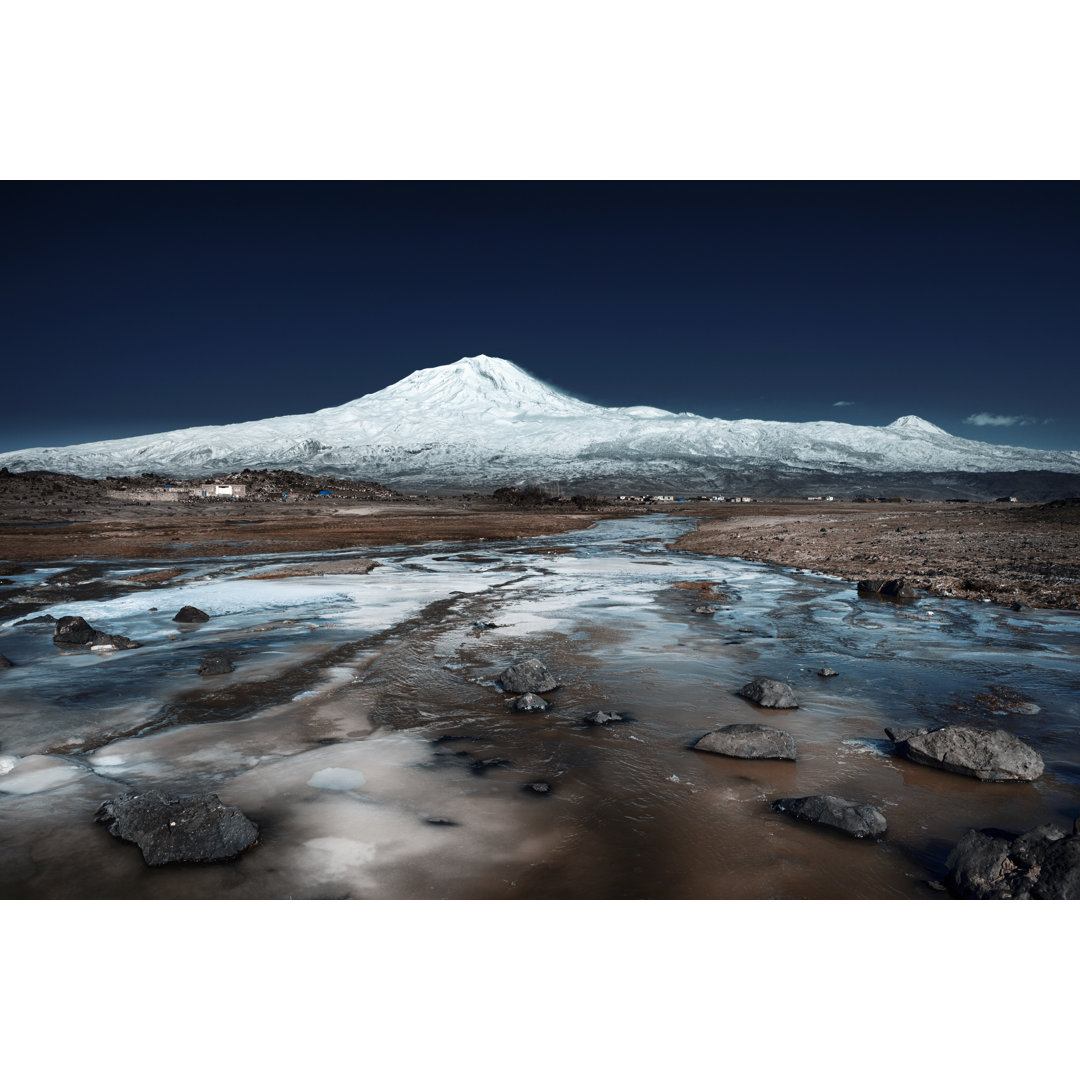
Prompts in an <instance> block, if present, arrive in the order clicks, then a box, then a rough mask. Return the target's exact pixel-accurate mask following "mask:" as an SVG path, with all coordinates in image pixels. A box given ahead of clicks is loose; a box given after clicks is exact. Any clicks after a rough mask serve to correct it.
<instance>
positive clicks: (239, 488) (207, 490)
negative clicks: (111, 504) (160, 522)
mask: <svg viewBox="0 0 1080 1080" xmlns="http://www.w3.org/2000/svg"><path fill="white" fill-rule="evenodd" d="M247 489H248V486H247V484H219V483H216V482H215V481H212V480H211V481H208V482H206V483H200V484H162V485H160V486H159V487H127V486H123V487H117V488H112V489H110V490H109V492H108V495H109V497H110V498H113V499H126V500H127V501H128V502H181V501H183V500H185V499H242V498H244V496H245V495H247Z"/></svg>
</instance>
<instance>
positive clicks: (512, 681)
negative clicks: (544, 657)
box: [499, 659, 559, 694]
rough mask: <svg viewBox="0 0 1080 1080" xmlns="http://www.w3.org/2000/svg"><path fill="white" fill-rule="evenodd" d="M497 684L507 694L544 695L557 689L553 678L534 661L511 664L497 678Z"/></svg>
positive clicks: (541, 665) (557, 685)
mask: <svg viewBox="0 0 1080 1080" xmlns="http://www.w3.org/2000/svg"><path fill="white" fill-rule="evenodd" d="M499 682H500V683H501V684H502V688H503V690H504V691H505V692H506V693H508V694H546V693H548V692H549V691H551V690H557V689H558V688H559V684H558V683H557V682H556V681H555V677H554V676H553V675H552V674H551V672H550V671H548V669H547V668H546V667H545V666H544V665H543V664H542V663H541V662H540V661H539V660H536V659H532V660H524V661H522V662H521V663H520V664H512V665H511V666H510V667H508V668H507V669H506V670H505V671H504V672H503V673H502V674H501V675H500V676H499Z"/></svg>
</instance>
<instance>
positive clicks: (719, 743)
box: [694, 724, 795, 761]
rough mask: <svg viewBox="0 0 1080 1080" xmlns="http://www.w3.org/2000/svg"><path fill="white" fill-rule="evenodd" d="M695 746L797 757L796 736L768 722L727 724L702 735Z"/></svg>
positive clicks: (716, 751) (723, 751) (742, 755)
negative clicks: (771, 725) (767, 725)
mask: <svg viewBox="0 0 1080 1080" xmlns="http://www.w3.org/2000/svg"><path fill="white" fill-rule="evenodd" d="M694 749H695V750H707V751H708V752H709V753H710V754H724V755H725V756H726V757H736V758H778V759H779V760H780V761H794V760H795V740H794V739H793V738H792V737H791V736H790V735H789V734H788V733H787V732H786V731H780V730H779V729H777V728H773V727H766V726H765V725H764V724H726V725H725V726H724V727H719V728H717V729H716V730H715V731H710V732H709V733H708V735H702V737H701V738H700V739H698V741H697V742H696V743H694Z"/></svg>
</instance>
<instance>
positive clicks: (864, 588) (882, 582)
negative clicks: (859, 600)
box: [857, 578, 919, 600]
mask: <svg viewBox="0 0 1080 1080" xmlns="http://www.w3.org/2000/svg"><path fill="white" fill-rule="evenodd" d="M857 588H858V590H859V592H860V593H862V594H863V595H866V596H887V597H889V598H890V599H891V600H914V599H915V597H916V596H918V595H919V594H918V593H917V592H916V591H915V590H914V589H913V588H912V587H911V586H910V585H908V584H907V582H906V581H904V579H903V578H885V579H881V578H868V579H866V580H864V581H860V582H859V583H858V586H857Z"/></svg>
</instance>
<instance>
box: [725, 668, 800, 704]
mask: <svg viewBox="0 0 1080 1080" xmlns="http://www.w3.org/2000/svg"><path fill="white" fill-rule="evenodd" d="M738 695H739V697H744V698H746V699H747V700H748V701H752V702H754V703H755V704H756V705H760V706H761V707H762V708H764V709H797V708H798V707H799V702H798V700H797V699H796V697H795V691H794V690H792V689H791V687H790V686H788V684H787V683H782V682H779V681H778V680H777V679H765V678H762V677H761V676H760V675H759V676H758V677H757V678H755V679H754V681H753V682H748V683H747V684H746V685H745V686H744V687H743V688H742V689H741V690H739V691H738Z"/></svg>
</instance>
